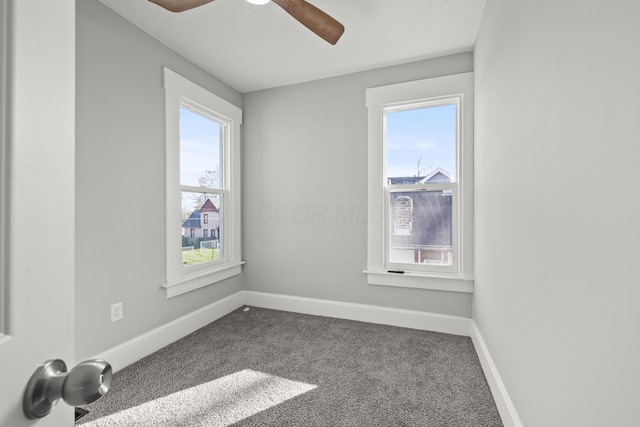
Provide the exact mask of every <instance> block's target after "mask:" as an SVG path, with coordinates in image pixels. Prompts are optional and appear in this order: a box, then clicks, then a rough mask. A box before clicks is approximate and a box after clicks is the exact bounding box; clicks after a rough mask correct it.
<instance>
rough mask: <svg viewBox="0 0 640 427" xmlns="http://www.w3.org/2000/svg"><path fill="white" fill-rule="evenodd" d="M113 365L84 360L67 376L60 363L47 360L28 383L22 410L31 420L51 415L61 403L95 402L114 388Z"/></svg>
mask: <svg viewBox="0 0 640 427" xmlns="http://www.w3.org/2000/svg"><path fill="white" fill-rule="evenodd" d="M111 374H112V371H111V365H109V363H107V362H105V361H104V360H101V359H93V360H85V361H84V362H80V363H78V364H77V365H76V366H75V367H73V368H72V369H71V371H70V372H67V365H65V363H64V362H63V361H62V360H60V359H53V360H47V361H46V362H44V363H43V364H42V365H40V366H39V367H38V369H36V371H35V372H34V373H33V375H32V376H31V379H30V380H29V382H28V383H27V389H26V390H25V392H24V398H23V401H22V408H23V411H24V414H25V415H26V417H27V418H29V419H35V418H42V417H44V416H46V415H48V414H49V413H50V412H51V411H52V410H53V408H54V407H55V406H56V405H57V404H58V401H59V400H60V399H62V400H64V401H65V402H67V403H68V404H69V405H71V406H79V405H86V404H89V403H91V402H95V401H96V400H98V399H99V398H100V397H102V396H104V395H105V394H107V391H109V386H110V385H111Z"/></svg>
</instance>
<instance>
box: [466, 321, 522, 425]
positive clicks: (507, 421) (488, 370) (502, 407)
mask: <svg viewBox="0 0 640 427" xmlns="http://www.w3.org/2000/svg"><path fill="white" fill-rule="evenodd" d="M470 332H471V341H472V342H473V346H474V347H475V349H476V353H477V354H478V359H480V365H481V366H482V370H483V371H484V376H485V377H486V378H487V382H488V383H489V388H490V389H491V394H492V395H493V400H494V401H495V402H496V406H497V407H498V412H499V413H500V417H501V418H502V423H503V424H504V426H505V427H522V422H521V421H520V417H519V416H518V413H517V412H516V408H515V407H514V406H513V402H512V401H511V398H510V397H509V393H508V392H507V388H506V387H505V385H504V383H503V382H502V378H501V377H500V373H499V372H498V368H497V367H496V365H495V363H494V362H493V359H492V358H491V354H490V353H489V348H488V347H487V344H486V343H485V342H484V339H483V338H482V334H481V333H480V329H478V325H476V322H475V321H473V320H471V328H470Z"/></svg>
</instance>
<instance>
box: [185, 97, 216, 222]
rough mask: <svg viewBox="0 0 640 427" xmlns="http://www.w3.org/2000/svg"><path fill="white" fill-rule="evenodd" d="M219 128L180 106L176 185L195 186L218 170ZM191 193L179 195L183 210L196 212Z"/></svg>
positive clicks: (205, 118)
mask: <svg viewBox="0 0 640 427" xmlns="http://www.w3.org/2000/svg"><path fill="white" fill-rule="evenodd" d="M221 130H222V125H221V124H220V123H218V122H217V121H215V120H212V119H210V118H208V117H204V116H201V115H200V114H197V113H194V112H193V111H191V110H189V109H187V108H184V107H180V184H181V185H191V186H194V187H199V186H200V184H199V183H198V178H200V177H201V176H203V175H205V171H207V170H216V168H218V167H220V154H221ZM191 196H192V193H183V197H182V204H183V208H187V209H188V210H193V209H197V208H198V207H199V206H191V205H193V203H192V201H193V197H191Z"/></svg>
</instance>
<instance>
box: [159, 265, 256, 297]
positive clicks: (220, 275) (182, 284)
mask: <svg viewBox="0 0 640 427" xmlns="http://www.w3.org/2000/svg"><path fill="white" fill-rule="evenodd" d="M244 263H245V262H244V261H242V262H240V263H235V264H224V265H222V266H221V267H220V268H217V269H216V270H213V271H212V270H210V269H207V270H204V271H201V272H198V273H197V274H193V275H189V276H183V277H182V278H181V279H180V280H179V281H177V282H173V283H165V284H164V285H162V287H163V288H165V289H166V291H167V298H173V297H177V296H178V295H182V294H184V293H187V292H190V291H193V290H196V289H199V288H202V287H203V286H207V285H210V284H212V283H216V282H219V281H221V280H225V279H228V278H230V277H233V276H237V275H238V274H240V273H242V265H243V264H244Z"/></svg>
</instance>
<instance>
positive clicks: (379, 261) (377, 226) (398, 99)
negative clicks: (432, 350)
mask: <svg viewBox="0 0 640 427" xmlns="http://www.w3.org/2000/svg"><path fill="white" fill-rule="evenodd" d="M451 100H456V102H457V104H458V132H457V137H458V141H457V147H456V175H457V179H456V180H455V183H452V184H448V183H447V184H443V183H434V184H429V185H428V186H427V187H428V188H425V190H440V189H446V190H452V197H453V206H452V209H453V218H452V226H453V230H452V231H453V238H452V239H453V242H452V243H453V253H452V256H453V264H452V265H450V266H444V265H443V266H438V265H430V266H421V265H415V264H397V263H389V262H387V260H388V248H389V244H388V243H389V241H390V235H391V233H390V231H389V230H390V227H389V220H390V217H391V212H390V210H389V209H390V202H389V194H390V192H394V191H399V190H404V191H406V190H410V189H415V188H416V187H415V186H411V185H409V186H404V185H394V186H389V185H387V182H386V148H385V141H384V139H385V134H386V129H385V114H386V111H400V110H402V109H410V108H415V107H416V106H423V105H424V106H430V105H434V106H435V105H442V104H448V103H451ZM366 106H367V109H368V121H369V132H368V135H369V136H368V140H369V147H368V149H369V152H368V165H369V172H368V173H369V175H368V182H369V187H368V212H369V221H368V244H367V269H366V270H365V271H364V273H365V274H366V275H367V282H368V283H369V284H371V285H381V286H399V287H409V288H421V289H434V290H444V291H453V292H466V293H472V292H473V73H461V74H454V75H449V76H444V77H435V78H431V79H425V80H418V81H413V82H406V83H398V84H394V85H388V86H380V87H374V88H369V89H367V92H366ZM405 187H406V188H405ZM421 188H422V186H421Z"/></svg>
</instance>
